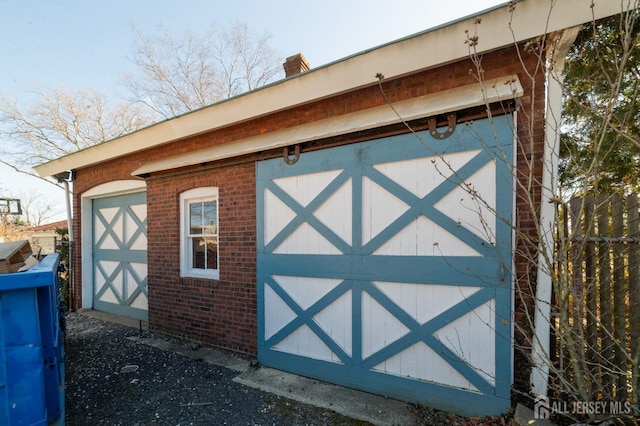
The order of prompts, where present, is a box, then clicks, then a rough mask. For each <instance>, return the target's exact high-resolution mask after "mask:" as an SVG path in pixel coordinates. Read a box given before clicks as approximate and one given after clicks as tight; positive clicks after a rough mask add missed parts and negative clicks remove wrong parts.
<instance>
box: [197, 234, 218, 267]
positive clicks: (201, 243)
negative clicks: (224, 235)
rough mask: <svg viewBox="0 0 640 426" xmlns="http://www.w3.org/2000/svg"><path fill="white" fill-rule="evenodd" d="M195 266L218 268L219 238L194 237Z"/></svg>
mask: <svg viewBox="0 0 640 426" xmlns="http://www.w3.org/2000/svg"><path fill="white" fill-rule="evenodd" d="M192 241H193V243H192V249H193V265H192V267H193V268H196V269H218V239H217V238H192Z"/></svg>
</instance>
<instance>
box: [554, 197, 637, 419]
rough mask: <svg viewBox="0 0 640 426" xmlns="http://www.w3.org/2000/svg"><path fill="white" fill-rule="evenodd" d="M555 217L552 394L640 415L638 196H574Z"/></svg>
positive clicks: (561, 207) (560, 208)
mask: <svg viewBox="0 0 640 426" xmlns="http://www.w3.org/2000/svg"><path fill="white" fill-rule="evenodd" d="M558 218H559V221H558V228H557V231H558V238H556V244H557V247H556V271H555V272H556V273H555V278H556V285H555V286H554V291H555V298H554V300H555V303H554V312H555V315H554V319H553V325H552V326H553V332H554V336H555V342H554V343H555V348H554V353H553V355H554V356H555V360H554V367H555V368H553V371H554V373H555V377H554V379H553V383H552V386H551V389H552V392H554V395H552V396H553V397H556V398H564V399H573V400H574V401H598V400H600V401H631V402H632V403H633V405H634V407H635V409H636V410H637V409H638V407H639V405H640V404H639V403H638V401H639V396H640V390H639V380H638V372H639V371H638V367H639V364H640V232H639V224H640V221H639V219H638V195H637V194H633V195H629V196H627V197H624V196H622V195H620V194H612V195H606V196H596V197H593V196H588V197H582V198H574V199H572V200H571V201H570V202H569V203H568V205H563V206H560V207H559V212H558ZM636 412H637V411H636Z"/></svg>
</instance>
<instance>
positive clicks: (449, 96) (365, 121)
mask: <svg viewBox="0 0 640 426" xmlns="http://www.w3.org/2000/svg"><path fill="white" fill-rule="evenodd" d="M523 93H524V90H523V88H522V85H521V84H520V81H519V80H518V76H516V75H509V76H505V77H502V78H497V79H493V80H488V81H485V82H482V83H476V84H470V85H467V86H462V87H457V88H454V89H449V90H445V91H442V92H438V93H433V94H429V95H425V96H420V97H417V98H412V99H408V100H405V101H401V102H395V103H393V104H391V106H393V108H392V107H391V106H390V105H382V106H378V107H375V108H370V109H367V110H364V111H358V112H353V113H350V114H344V115H341V116H338V117H331V118H326V119H324V120H318V121H314V122H312V123H307V124H302V125H299V126H295V127H290V128H287V129H283V130H278V131H274V132H270V133H265V134H263V135H258V136H253V137H250V138H246V139H242V140H239V141H235V142H230V143H226V144H222V145H218V146H214V147H211V148H205V149H200V150H196V151H191V152H188V153H185V154H181V155H177V156H174V157H170V158H166V159H162V160H158V161H152V162H149V163H147V164H145V165H144V166H142V167H141V168H139V169H138V170H136V171H134V172H133V173H132V175H134V176H141V175H145V174H148V173H153V172H158V171H162V170H171V169H177V168H180V167H186V166H191V165H194V164H202V163H206V162H212V161H218V160H223V159H225V158H231V157H237V156H240V155H245V154H251V153H255V152H260V151H266V150H269V149H276V148H283V147H286V146H290V145H295V144H299V143H303V142H308V141H312V140H318V139H324V138H328V137H332V136H339V135H343V134H347V133H353V132H358V131H361V130H368V129H373V128H376V127H382V126H386V125H390V124H395V123H399V122H401V121H402V120H404V121H411V120H414V119H417V118H423V117H430V116H433V115H437V114H442V113H446V112H451V111H455V110H459V109H464V108H471V107H475V106H479V105H487V104H489V103H493V102H499V101H505V100H509V99H514V98H517V97H520V96H522V94H523Z"/></svg>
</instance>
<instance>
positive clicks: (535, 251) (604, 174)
mask: <svg viewBox="0 0 640 426" xmlns="http://www.w3.org/2000/svg"><path fill="white" fill-rule="evenodd" d="M555 5H556V3H554V2H551V3H549V11H548V13H549V17H551V16H552V14H553V13H557V12H555V10H554V8H555ZM592 6H593V5H592ZM623 6H625V7H626V10H628V11H626V12H625V11H624V10H623V9H622V7H623ZM510 7H511V11H512V13H516V12H515V11H516V10H517V9H518V4H517V2H512V4H511V5H510ZM584 7H589V5H588V4H586V5H585V6H584ZM639 7H640V3H639V2H638V0H630V1H628V2H621V12H622V13H621V14H620V15H617V16H615V17H614V18H612V19H614V20H615V22H614V24H613V25H611V24H610V25H611V26H612V27H613V29H614V30H613V31H612V32H611V33H610V34H608V37H600V40H594V39H595V37H589V34H595V33H597V32H598V30H600V29H601V28H602V23H603V21H595V20H594V21H593V22H591V23H590V24H588V25H585V27H584V28H583V29H582V33H581V34H580V37H578V42H580V41H582V42H583V43H596V42H598V43H602V44H601V45H599V46H597V49H602V50H601V52H600V54H598V55H593V56H592V59H593V61H594V62H593V63H590V64H588V67H586V69H587V70H590V71H589V72H583V73H582V74H578V75H576V74H577V73H576V72H575V70H573V75H571V83H572V84H570V85H568V84H566V82H565V77H566V76H567V74H566V69H565V70H564V72H565V73H564V74H563V66H562V62H564V57H559V56H556V55H554V51H556V52H564V53H563V55H566V53H567V51H569V49H568V47H569V46H568V45H567V43H572V42H573V39H574V38H575V36H576V34H577V32H576V31H575V29H571V30H567V31H566V32H564V33H563V34H560V33H557V34H547V35H545V36H541V37H539V38H536V39H532V40H529V41H527V42H525V43H519V44H515V45H514V46H513V48H514V49H516V50H517V52H518V56H519V58H520V61H521V64H520V65H521V66H522V67H521V69H520V67H518V68H519V69H518V71H519V76H520V78H521V79H522V80H523V82H524V81H526V85H527V86H528V87H535V84H539V83H540V82H541V80H542V79H541V76H542V75H546V76H547V81H546V83H547V84H548V85H549V86H557V87H559V89H561V90H562V95H563V96H564V107H565V109H566V108H567V106H569V107H570V108H574V109H575V108H576V103H578V105H577V107H579V109H580V114H582V115H581V117H583V118H580V119H577V118H576V116H577V114H575V113H572V115H570V116H569V117H568V118H569V119H573V120H574V122H572V123H569V124H571V125H570V126H567V122H566V121H565V122H564V123H563V122H562V121H561V119H560V116H559V115H558V116H553V114H550V115H549V116H547V117H545V119H546V120H547V122H546V123H543V122H542V120H541V112H540V109H539V105H540V104H542V102H539V100H538V101H537V100H536V99H533V97H534V96H536V92H535V90H533V91H532V95H531V96H532V98H531V99H529V100H523V99H516V110H517V113H518V117H517V129H514V130H516V131H517V135H518V139H519V140H518V145H517V150H518V151H517V158H518V160H517V167H514V169H513V176H512V178H513V182H514V183H515V196H516V199H517V206H518V207H517V208H518V210H519V214H521V215H523V216H526V218H527V219H526V220H527V222H528V223H527V226H522V225H520V226H516V223H513V222H511V221H510V220H508V219H506V218H504V217H500V216H499V213H498V212H497V211H496V210H495V209H494V208H493V207H492V205H493V203H494V200H489V199H483V198H482V197H481V196H480V193H479V192H478V191H476V189H475V188H473V187H472V186H469V185H468V184H467V183H465V182H464V181H462V182H461V183H460V184H459V187H460V188H461V189H463V190H464V191H466V192H467V193H468V194H469V195H471V196H472V197H473V198H475V199H476V201H477V203H478V206H479V207H477V211H476V213H477V214H478V215H479V217H482V215H483V212H487V211H490V212H491V215H492V216H493V217H494V218H495V220H496V221H499V222H503V223H505V224H506V225H508V226H509V227H510V228H511V230H512V233H513V236H514V241H515V247H514V251H513V256H514V259H518V262H516V264H515V265H514V267H515V269H514V270H513V271H511V272H512V274H511V275H512V276H513V277H514V283H513V284H514V287H513V289H514V307H513V308H514V310H515V316H517V317H519V318H520V319H519V320H518V321H516V322H515V323H514V328H515V330H514V336H513V339H514V340H513V345H514V357H515V358H516V363H519V365H518V367H519V370H518V371H517V374H516V375H514V383H513V384H512V392H513V393H512V401H514V402H524V403H526V404H527V405H529V406H533V405H534V401H535V400H536V397H538V396H539V395H537V391H536V390H535V389H532V386H531V385H532V382H533V381H534V379H533V377H534V376H535V374H537V373H536V370H537V371H546V372H543V373H542V374H540V376H542V377H544V379H545V380H548V382H546V383H545V386H544V388H545V390H543V392H544V394H543V395H542V396H543V397H544V398H548V399H547V400H546V401H547V403H548V402H550V401H556V402H560V404H558V405H557V406H556V408H557V409H558V410H556V411H553V410H551V408H550V411H551V414H554V415H557V416H558V417H569V418H572V419H573V420H576V418H578V419H584V418H595V417H598V415H599V414H603V412H602V411H600V412H598V410H596V409H591V410H589V409H588V408H584V407H588V405H587V404H593V403H594V402H596V401H598V402H599V403H600V404H603V403H604V404H605V405H601V406H600V407H599V409H601V410H602V409H603V410H605V414H606V413H610V414H619V415H635V416H637V415H639V414H640V238H638V237H639V235H640V230H639V229H640V228H639V226H640V220H639V217H640V207H639V204H638V198H639V197H638V194H637V185H636V184H633V182H631V183H630V182H629V181H626V180H622V179H621V182H618V184H617V185H608V184H607V185H604V184H603V183H605V182H606V181H611V177H610V176H611V175H612V174H614V173H612V172H617V169H615V168H619V167H620V164H617V163H619V161H620V160H619V159H617V158H616V157H615V156H614V154H617V153H619V152H623V153H626V152H634V153H636V154H635V157H633V158H631V159H628V162H629V163H631V162H634V164H637V161H638V157H637V150H635V151H632V149H636V148H637V131H636V129H637V117H638V106H637V104H633V105H630V106H629V104H630V102H627V101H628V100H629V99H632V100H633V101H635V98H634V96H635V94H636V93H637V90H636V85H637V81H636V79H634V78H630V79H628V80H626V79H627V76H628V75H636V74H637V61H635V60H634V58H637V57H638V51H639V49H640V24H639V23H640V13H639V11H638V8H639ZM475 25H476V31H473V30H474V28H469V29H468V32H467V35H466V37H467V39H466V40H465V43H467V44H468V45H469V58H470V60H471V62H472V63H473V69H472V70H471V71H470V73H471V74H472V75H473V76H474V77H475V78H476V79H477V81H478V82H479V83H481V84H484V83H485V76H484V75H485V70H484V69H483V65H482V60H483V55H482V54H481V53H478V52H479V51H481V44H482V42H483V40H482V39H481V38H480V39H479V38H478V36H477V34H478V31H477V29H478V28H477V27H478V26H480V25H482V22H481V20H479V19H478V20H476V22H475ZM601 35H602V34H601ZM565 36H566V37H567V39H568V41H567V40H564V37H565ZM514 39H515V37H514ZM479 46H480V47H479ZM582 48H583V49H584V46H582ZM580 49H581V46H577V48H574V49H573V50H571V51H569V52H570V53H569V59H572V58H573V59H575V57H576V55H577V54H578V53H576V52H579V51H580ZM602 52H607V53H610V52H614V54H608V55H605V54H603V53H602ZM582 58H583V59H584V56H582ZM556 60H559V61H558V62H556ZM594 70H595V71H594ZM596 72H599V73H601V74H602V75H600V76H597V77H595V76H594V73H596ZM378 78H380V77H378ZM594 81H595V82H597V83H598V84H599V85H600V87H599V88H598V90H599V91H598V92H596V91H594V90H593V89H592V88H591V87H590V85H591V86H592V85H594V84H595V83H594ZM623 83H626V86H625V84H623ZM389 87H390V86H386V88H385V86H384V85H383V84H380V89H381V91H382V94H383V95H384V96H385V97H386V93H385V91H386V90H390V88H389ZM585 87H586V88H585ZM625 87H631V89H630V92H631V93H632V95H631V96H629V95H627V93H626V92H625V91H624V88H625ZM489 88H490V86H489V85H487V88H486V89H487V90H489ZM596 93H604V94H605V96H602V97H599V98H598V99H597V100H598V102H597V103H596V102H585V101H584V99H581V98H580V96H582V97H583V98H586V99H588V100H590V101H593V100H594V98H595V96H596ZM546 101H547V100H545V102H546ZM620 105H622V106H623V107H624V108H622V107H621V106H620ZM486 107H487V108H486V110H487V114H488V117H487V118H488V120H489V122H491V121H492V114H493V113H494V111H496V112H497V111H498V110H499V107H498V106H496V105H493V108H494V109H492V105H489V104H487V105H486ZM495 108H497V110H496V109H495ZM565 111H566V110H565ZM617 111H622V112H623V113H620V114H616V112H617ZM400 118H402V117H400ZM565 118H566V117H565ZM580 120H583V121H580ZM584 121H589V123H590V124H591V125H590V127H589V128H588V133H589V135H588V138H585V139H584V140H581V142H582V143H584V145H585V146H584V149H585V150H588V151H589V154H590V155H583V156H581V157H580V158H578V159H572V158H569V157H565V158H564V164H565V165H566V164H570V167H573V169H572V170H571V173H572V176H571V179H567V180H565V181H561V180H560V175H559V174H558V171H557V170H553V167H552V164H551V163H552V160H551V158H547V159H546V161H547V163H545V164H543V165H542V166H540V163H541V162H542V158H541V156H535V155H530V153H531V152H533V151H534V146H533V145H534V141H536V140H537V141H541V140H543V139H546V141H545V143H547V144H549V147H551V148H553V149H556V150H557V152H555V153H552V154H550V155H551V156H554V155H555V156H556V157H555V158H556V160H557V158H558V157H557V156H558V153H559V152H560V148H559V140H560V137H559V136H560V133H561V132H562V130H564V131H569V132H571V131H575V129H576V127H579V126H580V125H583V126H584ZM405 124H406V125H407V126H408V128H409V130H410V131H412V132H413V133H414V135H415V136H416V137H418V138H421V136H420V134H419V133H417V132H415V131H414V129H413V128H411V126H410V125H409V124H408V123H406V122H405ZM563 124H564V126H565V127H564V128H563V127H562V126H563ZM545 126H546V127H547V128H545ZM545 131H549V132H550V133H554V136H553V137H551V135H549V134H544V133H545ZM610 135H613V136H615V137H611V136H610ZM554 137H557V139H558V140H554ZM423 142H424V145H425V147H428V141H423ZM480 142H481V143H482V142H484V143H486V144H487V145H488V146H489V144H491V143H495V141H493V140H491V141H480ZM507 142H508V143H510V141H507ZM565 143H566V140H565ZM629 147H631V149H630V148H629ZM563 148H565V147H563ZM500 151H501V149H500V148H499V147H498V149H497V150H496V151H495V152H500ZM575 152H576V151H575V150H574V151H570V150H565V154H566V155H568V156H570V155H575ZM580 154H581V153H580ZM435 155H436V157H438V156H439V158H437V160H438V161H435V160H434V164H435V163H436V162H439V163H441V164H444V166H443V168H441V169H437V168H435V172H436V173H440V174H441V175H442V176H443V177H446V176H454V175H455V169H454V168H451V167H450V166H448V165H447V161H446V155H439V154H435ZM498 155H501V154H498ZM610 158H612V159H613V160H612V161H611V163H612V164H613V165H612V166H609V168H608V169H607V168H606V163H605V162H604V161H603V160H605V159H610ZM502 160H503V161H505V162H507V163H508V162H509V161H510V160H511V159H510V158H509V157H504V158H502ZM635 167H636V169H635V172H636V173H637V166H635ZM542 169H544V172H542V171H541V170H542ZM560 171H561V172H565V170H563V169H562V168H561V170H560ZM545 176H546V178H545ZM622 176H624V175H622ZM634 179H635V176H634ZM558 183H560V184H562V183H564V184H565V185H564V186H563V185H558ZM611 190H616V191H618V193H613V194H612V193H610V192H609V191H611ZM632 191H636V193H634V194H630V193H629V192H632ZM625 193H626V194H625ZM570 197H571V199H570ZM574 197H576V198H574ZM550 206H551V207H550ZM543 210H545V212H548V211H549V210H551V214H546V213H545V214H546V215H545V214H543ZM554 210H555V214H553V213H554ZM545 288H546V289H548V290H549V291H548V293H546V294H544V297H543V293H544V292H545V291H543V290H545ZM550 294H553V297H546V296H547V295H550ZM527 369H529V371H530V372H531V373H532V375H531V378H530V377H527V375H526V374H523V370H527ZM540 376H538V377H540ZM576 403H577V404H584V405H578V406H577V408H578V409H577V410H576V409H575V408H576V405H572V404H576ZM591 407H593V405H591ZM580 408H584V410H582V411H581V410H580ZM563 409H566V410H567V411H563ZM563 421H566V418H565V419H563Z"/></svg>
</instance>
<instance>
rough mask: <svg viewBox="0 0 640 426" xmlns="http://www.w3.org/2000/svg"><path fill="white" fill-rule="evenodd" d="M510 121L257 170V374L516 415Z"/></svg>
mask: <svg viewBox="0 0 640 426" xmlns="http://www.w3.org/2000/svg"><path fill="white" fill-rule="evenodd" d="M512 125H513V118H512V117H511V116H510V115H506V116H501V117H497V118H494V119H492V120H491V121H490V120H489V119H484V120H478V121H475V122H472V123H467V124H466V125H459V126H458V129H457V130H455V132H454V133H453V134H452V135H451V136H450V137H449V138H446V139H442V140H440V139H434V138H432V137H431V136H429V134H428V132H421V133H419V134H418V135H417V136H416V135H412V134H407V135H402V136H394V137H388V138H383V139H378V140H373V141H369V142H362V143H357V144H353V145H346V146H341V147H336V148H330V149H325V150H320V151H314V152H307V153H302V154H301V156H300V158H299V161H297V162H296V163H295V164H293V165H287V164H286V163H285V162H284V161H283V159H273V160H268V161H262V162H259V163H258V165H257V215H258V242H257V245H258V254H257V262H258V309H259V312H258V324H259V328H258V356H259V360H260V362H261V363H262V364H264V365H267V366H272V367H275V368H278V369H282V370H286V371H290V372H294V373H298V374H302V375H305V376H310V377H314V378H317V379H321V380H325V381H328V382H333V383H337V384H341V385H346V386H349V387H354V388H358V389H362V390H366V391H369V392H373V393H378V394H383V395H387V396H390V397H394V398H398V399H402V400H406V401H411V402H418V403H423V404H427V405H431V406H434V407H439V408H443V409H447V410H452V411H456V412H459V413H464V414H470V415H484V414H495V413H499V412H503V411H504V410H505V408H506V407H508V406H509V405H510V384H511V374H512V367H511V366H512V362H511V359H512V355H511V336H512V332H511V286H510V283H511V275H510V271H511V264H512V254H511V246H512V231H511V223H512V211H513V193H514V188H513V177H512V172H511V164H512V156H513V150H512V143H513V131H512Z"/></svg>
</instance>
